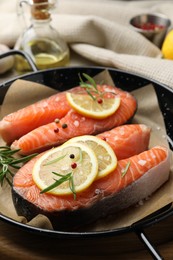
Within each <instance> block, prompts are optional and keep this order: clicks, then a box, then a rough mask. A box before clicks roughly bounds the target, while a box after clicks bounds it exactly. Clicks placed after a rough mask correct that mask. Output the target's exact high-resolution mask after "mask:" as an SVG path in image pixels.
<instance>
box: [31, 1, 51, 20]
mask: <svg viewBox="0 0 173 260" xmlns="http://www.w3.org/2000/svg"><path fill="white" fill-rule="evenodd" d="M48 2H49V1H48V0H33V5H32V6H31V14H32V17H33V18H34V19H37V20H44V19H48V18H49V17H50V13H49V3H48Z"/></svg>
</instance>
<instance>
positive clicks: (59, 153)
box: [32, 142, 98, 195]
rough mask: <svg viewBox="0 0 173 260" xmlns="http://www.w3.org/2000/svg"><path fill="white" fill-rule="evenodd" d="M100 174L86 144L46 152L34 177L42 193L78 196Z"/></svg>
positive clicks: (36, 166) (36, 167)
mask: <svg viewBox="0 0 173 260" xmlns="http://www.w3.org/2000/svg"><path fill="white" fill-rule="evenodd" d="M97 174H98V160H97V157H96V155H95V153H94V151H93V150H92V149H91V148H90V147H89V146H88V145H86V144H84V143H79V142H78V143H66V144H63V145H61V146H59V147H57V148H53V149H51V150H49V151H47V152H45V153H44V154H43V155H42V156H41V157H40V158H39V159H38V160H37V161H36V163H35V165H34V167H33V171H32V177H33V180H34V182H35V184H36V185H37V186H38V187H39V189H40V190H41V193H43V192H47V193H51V194H55V195H68V194H72V193H73V194H76V193H77V192H81V191H83V190H85V189H87V188H88V187H89V186H90V185H91V184H92V182H93V181H94V180H95V179H96V177H97Z"/></svg>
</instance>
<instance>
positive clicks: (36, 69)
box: [0, 50, 38, 72]
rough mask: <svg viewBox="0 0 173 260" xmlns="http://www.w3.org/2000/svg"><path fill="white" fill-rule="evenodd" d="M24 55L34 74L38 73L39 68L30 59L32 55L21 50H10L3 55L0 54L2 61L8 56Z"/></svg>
mask: <svg viewBox="0 0 173 260" xmlns="http://www.w3.org/2000/svg"><path fill="white" fill-rule="evenodd" d="M16 54H17V55H22V56H23V57H24V58H25V59H26V60H27V62H28V63H29V65H30V66H31V68H32V70H33V71H34V72H37V71H38V68H37V66H36V65H35V63H34V61H33V59H32V58H31V57H30V55H29V54H28V53H26V52H24V51H20V50H10V51H8V52H4V53H1V54H0V59H2V58H5V57H7V56H10V55H16Z"/></svg>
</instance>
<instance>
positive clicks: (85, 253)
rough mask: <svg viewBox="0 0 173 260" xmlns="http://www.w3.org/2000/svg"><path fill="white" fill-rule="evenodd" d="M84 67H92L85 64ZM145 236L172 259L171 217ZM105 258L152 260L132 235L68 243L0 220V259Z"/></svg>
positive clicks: (1, 80)
mask: <svg viewBox="0 0 173 260" xmlns="http://www.w3.org/2000/svg"><path fill="white" fill-rule="evenodd" d="M82 63H83V61H82ZM82 63H81V64H82ZM72 65H80V63H79V62H78V61H77V62H74V63H73V64H72ZM85 65H93V64H87V62H86V63H85ZM13 76H14V74H13V73H11V72H9V73H6V74H5V75H3V76H1V77H0V82H3V81H5V80H8V79H10V78H12V77H13ZM145 233H146V234H147V237H148V238H149V239H150V241H151V242H152V244H153V245H155V246H156V248H157V250H158V252H159V253H160V255H161V256H162V257H163V258H164V259H170V260H171V259H173V216H171V217H169V218H166V219H165V220H162V221H160V222H159V223H157V224H155V225H153V226H150V227H148V228H147V229H146V230H145ZM107 258H109V259H130V260H131V259H133V260H137V259H140V260H148V259H153V257H151V255H150V254H149V252H148V250H147V249H146V248H145V246H144V245H143V243H141V241H140V240H139V238H138V237H137V235H136V234H135V233H128V234H122V235H118V236H113V237H105V238H93V239H85V240H83V239H82V240H81V239H72V240H70V239H67V238H66V239H60V238H53V237H48V236H42V235H39V234H36V233H31V232H28V231H26V230H23V229H21V228H19V227H18V226H14V225H11V224H9V223H6V222H4V221H1V220H0V259H31V260H32V259H33V260H44V259H45V260H47V259H58V260H59V259H60V260H65V259H70V260H72V259H75V260H78V259H84V260H85V259H94V260H95V259H96V260H97V259H99V260H100V259H101V260H102V259H107Z"/></svg>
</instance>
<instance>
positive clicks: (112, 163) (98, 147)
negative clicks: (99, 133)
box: [67, 135, 117, 179]
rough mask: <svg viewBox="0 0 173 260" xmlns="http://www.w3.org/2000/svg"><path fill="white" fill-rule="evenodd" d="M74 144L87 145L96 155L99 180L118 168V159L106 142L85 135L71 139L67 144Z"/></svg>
mask: <svg viewBox="0 0 173 260" xmlns="http://www.w3.org/2000/svg"><path fill="white" fill-rule="evenodd" d="M73 142H75V143H76V142H80V143H84V144H87V145H88V146H89V147H90V148H91V149H92V150H93V151H94V153H95V154H96V157H97V160H98V175H97V179H100V178H102V177H104V176H106V175H107V174H109V173H110V172H112V171H113V170H114V169H115V168H116V166H117V157H116V155H115V153H114V151H113V149H112V147H111V146H110V145H109V144H108V143H107V142H106V141H104V140H102V139H100V138H98V137H96V136H93V135H83V136H78V137H74V138H72V139H70V140H69V141H68V142H67V143H73Z"/></svg>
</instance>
